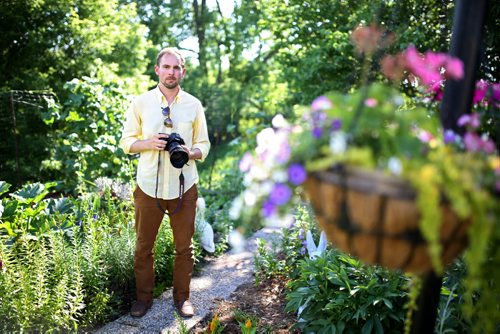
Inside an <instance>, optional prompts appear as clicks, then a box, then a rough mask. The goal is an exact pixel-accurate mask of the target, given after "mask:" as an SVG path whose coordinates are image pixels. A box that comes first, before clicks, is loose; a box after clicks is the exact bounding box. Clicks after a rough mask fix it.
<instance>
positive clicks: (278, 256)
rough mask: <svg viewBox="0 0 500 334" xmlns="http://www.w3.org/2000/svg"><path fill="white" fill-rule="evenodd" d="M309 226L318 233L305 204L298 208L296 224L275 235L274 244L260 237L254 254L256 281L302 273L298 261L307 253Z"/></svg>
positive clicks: (257, 282) (314, 232) (292, 277)
mask: <svg viewBox="0 0 500 334" xmlns="http://www.w3.org/2000/svg"><path fill="white" fill-rule="evenodd" d="M309 230H310V231H312V232H313V234H314V235H316V236H317V235H318V234H319V231H318V229H317V227H316V223H315V221H314V220H313V218H312V213H311V208H309V207H306V206H304V205H302V206H299V207H298V209H297V213H296V214H295V223H294V225H293V226H291V227H290V228H288V229H283V230H282V233H283V234H282V235H281V236H280V237H279V238H276V239H273V243H272V244H271V247H269V246H268V245H266V243H265V242H264V240H262V239H258V241H257V253H256V254H255V255H254V266H255V272H256V275H255V282H256V284H259V282H260V281H263V280H265V279H269V278H273V277H280V276H281V277H287V278H291V279H294V278H296V277H297V276H298V275H299V268H298V266H299V265H298V264H299V261H300V260H302V259H304V258H305V257H306V256H307V254H306V247H305V233H306V231H309ZM316 239H317V238H316Z"/></svg>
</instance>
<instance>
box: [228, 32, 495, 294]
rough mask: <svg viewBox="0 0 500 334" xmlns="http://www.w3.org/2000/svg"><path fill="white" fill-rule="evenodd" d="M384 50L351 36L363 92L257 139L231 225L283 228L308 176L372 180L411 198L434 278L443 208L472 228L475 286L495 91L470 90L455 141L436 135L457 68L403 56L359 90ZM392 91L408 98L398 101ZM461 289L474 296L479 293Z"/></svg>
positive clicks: (443, 57)
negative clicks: (359, 58)
mask: <svg viewBox="0 0 500 334" xmlns="http://www.w3.org/2000/svg"><path fill="white" fill-rule="evenodd" d="M392 40H393V36H392V35H391V34H390V33H387V32H385V31H384V30H383V29H381V28H379V27H377V26H374V25H372V26H370V27H358V28H357V29H356V30H354V32H353V33H352V41H353V42H354V44H355V47H356V50H357V51H358V52H359V53H360V54H362V55H364V56H365V57H364V58H365V66H364V67H365V74H364V75H363V78H364V79H363V82H362V85H361V86H360V87H359V88H353V89H351V90H350V91H349V92H348V93H347V94H343V93H340V92H331V93H328V94H326V95H324V96H320V97H318V98H316V99H315V100H314V101H313V102H312V104H311V106H310V108H309V109H307V110H306V111H305V113H304V115H303V117H302V119H301V121H300V122H299V123H298V124H290V123H289V122H288V121H287V120H286V119H284V117H283V116H281V115H277V116H276V117H274V119H273V121H272V127H270V128H266V129H264V130H262V131H261V132H260V133H259V134H258V135H257V147H256V149H255V152H253V153H250V152H248V153H246V154H245V155H244V156H243V158H242V160H241V161H240V169H241V171H242V172H243V173H245V176H244V185H245V187H246V189H245V190H244V191H243V192H242V194H241V195H240V196H239V197H237V198H236V199H235V201H234V202H233V208H232V215H233V217H240V218H242V219H243V220H244V221H245V222H247V224H249V225H255V224H257V222H261V221H262V222H264V223H265V224H272V225H276V224H278V225H279V224H283V225H286V223H287V222H289V221H290V220H293V208H295V207H297V204H298V202H299V201H301V200H302V189H301V186H302V184H303V183H304V182H306V179H307V178H308V177H309V176H310V175H311V173H315V172H317V171H324V170H328V169H331V168H332V166H337V165H342V166H350V167H356V168H364V169H369V170H378V171H380V172H382V173H385V174H386V175H392V176H394V177H398V178H402V179H404V180H407V181H408V182H409V184H410V185H411V186H412V187H413V188H414V189H415V191H416V193H417V198H416V202H417V207H418V209H419V217H420V218H419V219H420V225H419V227H420V230H421V234H422V236H423V237H424V238H425V239H426V241H427V242H428V245H429V247H428V251H429V253H430V255H431V259H432V263H433V266H434V269H435V270H436V272H438V273H439V272H441V270H442V264H441V261H440V259H441V257H440V253H441V251H442V249H441V245H440V240H439V238H440V237H439V235H440V224H441V221H442V215H443V213H442V211H441V204H442V202H443V198H445V201H446V202H447V203H449V205H450V207H451V210H452V211H453V212H454V214H455V215H456V216H458V217H459V219H461V220H467V221H470V220H471V221H472V222H473V224H472V226H471V227H470V228H469V229H470V231H469V243H470V245H471V247H470V249H469V255H470V256H469V261H468V265H469V267H468V270H469V274H470V277H478V273H479V270H480V266H481V265H482V264H483V263H484V261H485V259H486V256H487V255H486V254H487V249H488V246H489V242H490V240H491V236H492V235H494V233H493V232H494V231H495V224H498V221H499V219H498V214H499V212H498V206H497V205H496V203H497V198H496V196H497V195H498V193H499V192H500V160H499V158H498V154H497V151H496V148H495V143H494V141H493V140H492V138H491V133H490V132H491V131H489V130H490V129H491V127H492V126H493V127H494V126H496V125H495V124H494V123H492V122H494V121H495V117H494V115H495V113H496V114H498V108H499V107H500V85H499V84H496V83H487V82H486V81H484V80H481V81H479V82H478V83H477V87H476V88H477V89H476V92H475V94H474V100H473V108H472V110H470V113H468V114H466V115H463V116H461V117H460V119H459V120H458V124H457V127H456V129H458V131H453V130H452V129H443V128H442V127H441V125H440V121H439V102H440V100H441V98H442V92H443V87H444V81H445V80H460V79H461V78H462V76H463V65H462V62H461V61H460V60H459V59H457V58H454V57H451V56H449V55H447V54H443V53H435V52H431V51H428V52H426V53H425V54H421V53H419V52H418V51H417V49H416V48H415V47H414V46H410V47H408V48H407V49H406V50H404V51H403V52H401V53H399V54H397V55H388V56H385V57H384V58H383V59H382V61H381V63H380V68H381V71H382V73H383V74H384V75H385V76H386V77H387V78H388V79H389V80H385V83H382V82H379V83H368V81H369V80H368V75H367V74H366V72H367V71H366V70H367V69H368V68H369V65H368V64H369V62H370V60H371V58H372V55H373V54H374V53H375V52H376V51H378V50H379V49H381V48H383V47H385V46H387V45H388V44H389V43H390V42H391V41H392ZM391 81H392V82H393V83H394V82H396V83H398V84H400V83H401V84H402V85H403V86H406V88H407V89H406V90H407V91H408V90H409V91H412V92H413V93H415V94H413V96H409V95H408V94H403V93H401V92H400V91H398V90H397V89H396V88H394V87H395V85H394V84H388V83H390V82H391ZM497 139H498V138H497ZM324 200H325V201H328V198H325V199H324ZM493 243H494V241H493ZM472 246H473V247H472ZM470 284H471V286H475V287H476V288H477V287H478V284H479V283H477V282H476V283H472V281H471V283H470Z"/></svg>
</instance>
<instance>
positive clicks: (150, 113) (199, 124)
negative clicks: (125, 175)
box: [119, 87, 210, 199]
mask: <svg viewBox="0 0 500 334" xmlns="http://www.w3.org/2000/svg"><path fill="white" fill-rule="evenodd" d="M167 105H168V103H167V100H166V99H165V96H163V94H162V93H161V91H160V89H159V88H158V87H156V88H154V89H152V90H150V91H148V92H146V93H144V94H142V95H140V96H138V97H136V98H135V99H134V101H133V102H132V104H131V106H130V108H129V109H128V111H127V112H126V115H125V116H126V117H125V122H124V126H123V132H122V137H121V139H120V144H119V145H120V147H121V148H122V149H123V151H124V152H125V153H127V154H130V146H132V144H133V143H135V142H136V141H137V140H141V139H149V138H151V137H152V136H153V135H155V134H158V133H166V134H171V133H173V132H176V133H178V134H179V135H180V136H181V137H182V139H184V141H185V142H186V146H187V147H189V148H191V150H194V149H195V148H198V149H199V150H200V151H201V155H202V158H201V161H203V160H204V159H205V158H206V156H207V155H208V151H209V150H210V141H209V139H208V130H207V122H206V119H205V112H204V111H203V106H202V105H201V102H200V101H199V100H198V99H197V98H195V97H194V96H192V95H191V94H189V93H186V92H184V91H183V90H180V91H179V93H178V94H177V97H176V98H175V100H174V102H172V104H171V105H170V118H171V119H172V121H173V124H174V126H173V128H167V127H165V125H164V124H163V121H164V120H165V116H163V114H162V112H161V108H162V107H166V106H167ZM158 152H160V153H159V154H158ZM158 155H159V156H160V168H159V171H158ZM157 171H158V190H157V195H158V198H162V199H174V198H178V197H179V175H180V173H181V169H178V168H175V167H174V166H172V164H171V163H170V156H169V154H168V152H167V151H155V150H148V151H144V152H141V153H140V157H139V164H138V166H137V185H138V186H139V187H140V188H141V189H142V191H144V192H145V193H146V194H148V195H149V196H151V197H154V196H155V189H156V175H157ZM182 172H183V174H184V189H185V191H187V190H188V189H189V188H191V187H192V186H193V185H194V184H196V183H198V170H197V169H196V163H195V161H194V160H190V161H189V162H188V163H187V164H186V165H185V166H184V167H183V168H182Z"/></svg>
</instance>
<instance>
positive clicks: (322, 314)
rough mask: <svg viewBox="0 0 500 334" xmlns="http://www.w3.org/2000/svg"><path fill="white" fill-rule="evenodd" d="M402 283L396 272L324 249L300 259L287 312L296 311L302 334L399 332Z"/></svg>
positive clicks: (401, 308) (404, 294)
mask: <svg viewBox="0 0 500 334" xmlns="http://www.w3.org/2000/svg"><path fill="white" fill-rule="evenodd" d="M406 282H407V278H406V277H405V276H403V275H402V274H400V273H398V272H393V271H388V270H385V269H382V268H381V267H374V266H366V265H363V264H362V263H361V262H360V261H359V260H356V259H354V258H351V257H349V256H347V255H345V254H342V253H340V252H339V251H337V250H328V251H326V252H325V253H324V254H323V255H322V256H320V257H317V258H315V259H314V260H309V259H305V260H302V261H301V262H300V265H299V277H298V278H297V279H296V280H294V281H292V282H291V283H289V289H290V291H289V292H287V295H286V298H287V300H288V304H287V306H286V310H287V311H290V312H299V321H298V322H297V324H296V325H295V326H294V327H295V328H299V329H300V330H303V331H304V332H306V333H310V332H314V333H332V332H333V333H336V332H337V333H342V332H346V333H371V332H372V331H374V332H376V333H383V332H386V333H401V332H402V330H403V324H404V316H405V313H404V310H403V306H404V304H405V300H406V293H405V292H404V289H403V287H404V285H405V284H406Z"/></svg>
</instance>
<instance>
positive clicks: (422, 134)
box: [417, 130, 434, 143]
mask: <svg viewBox="0 0 500 334" xmlns="http://www.w3.org/2000/svg"><path fill="white" fill-rule="evenodd" d="M417 138H418V139H419V140H420V141H421V142H422V143H428V142H430V141H431V140H432V139H434V136H433V135H432V134H431V133H430V132H428V131H425V130H420V131H419V132H418V135H417Z"/></svg>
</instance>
